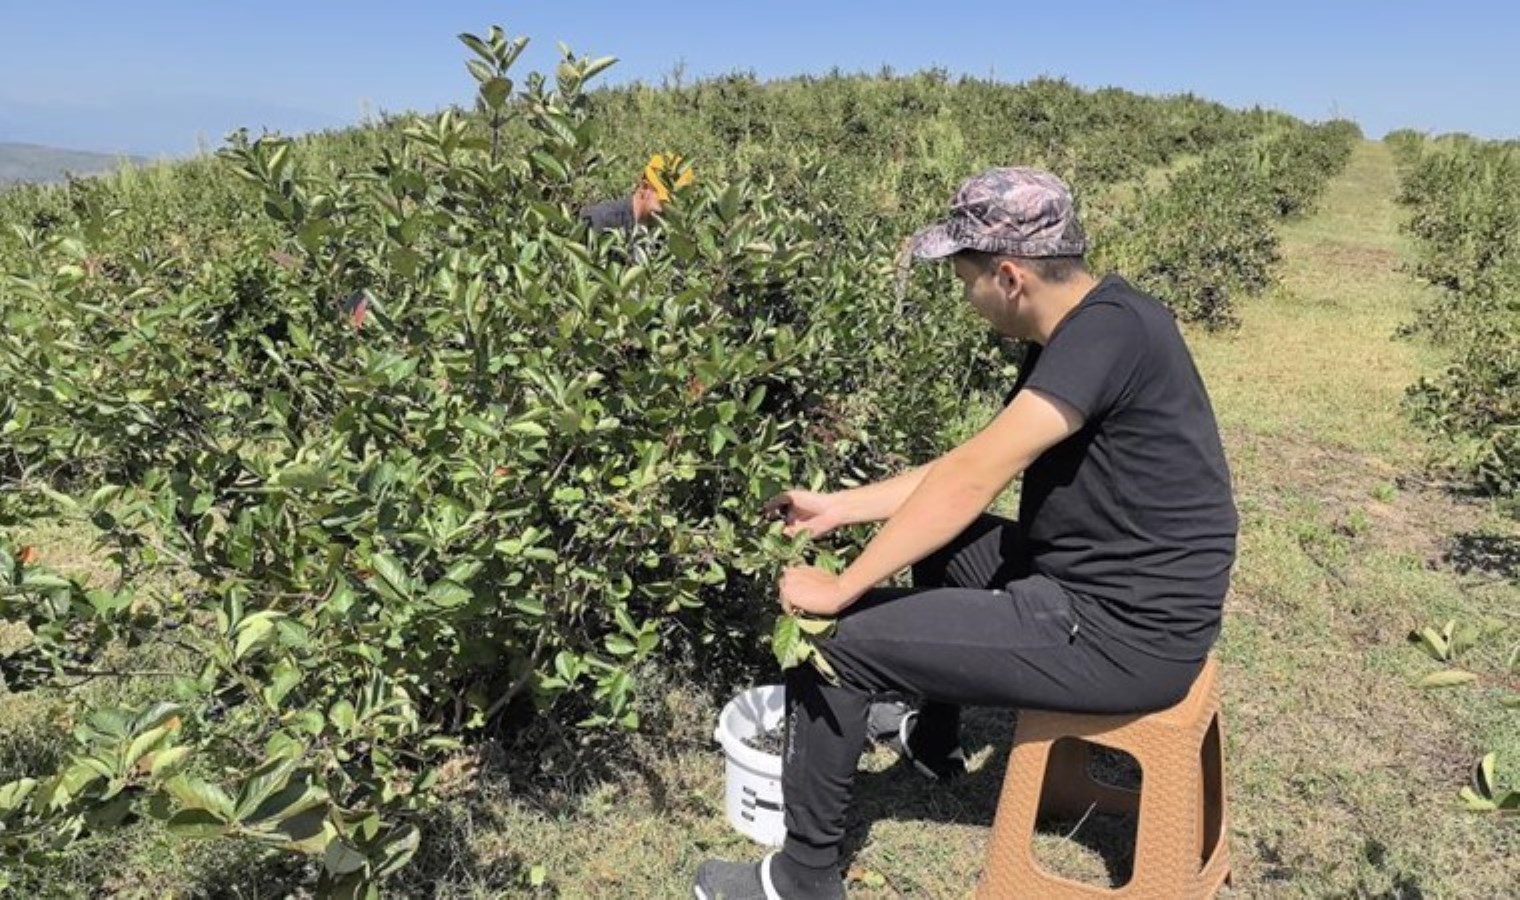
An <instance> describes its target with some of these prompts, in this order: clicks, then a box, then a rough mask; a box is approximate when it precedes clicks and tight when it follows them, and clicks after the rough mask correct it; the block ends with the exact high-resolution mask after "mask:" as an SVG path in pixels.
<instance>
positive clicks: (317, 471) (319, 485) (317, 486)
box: [274, 463, 332, 491]
mask: <svg viewBox="0 0 1520 900" xmlns="http://www.w3.org/2000/svg"><path fill="white" fill-rule="evenodd" d="M274 483H275V484H277V485H279V486H280V487H287V488H295V489H296V490H302V491H321V490H326V489H327V488H329V487H331V486H332V476H330V475H329V474H328V472H327V470H326V469H324V468H321V467H319V466H314V465H310V464H308V463H296V464H294V465H290V466H286V467H285V468H284V469H281V470H280V471H279V473H278V474H276V475H275V476H274Z"/></svg>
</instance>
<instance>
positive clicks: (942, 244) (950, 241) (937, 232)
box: [908, 222, 965, 259]
mask: <svg viewBox="0 0 1520 900" xmlns="http://www.w3.org/2000/svg"><path fill="white" fill-rule="evenodd" d="M964 249H965V247H963V246H962V245H961V243H960V242H959V241H957V240H956V239H955V238H952V237H951V236H950V230H949V226H948V225H946V224H945V223H944V222H941V223H939V224H938V225H930V226H929V227H928V228H925V229H922V230H921V231H919V232H917V233H916V234H914V235H913V237H912V238H911V239H910V241H909V243H908V253H909V254H911V255H912V257H913V258H914V259H944V258H945V257H947V256H952V255H954V254H956V253H959V252H960V251H961V250H964Z"/></svg>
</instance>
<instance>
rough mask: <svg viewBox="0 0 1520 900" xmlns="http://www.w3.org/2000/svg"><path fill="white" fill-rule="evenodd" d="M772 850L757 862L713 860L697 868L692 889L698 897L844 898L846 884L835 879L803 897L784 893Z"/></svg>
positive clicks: (709, 899) (751, 899) (723, 899)
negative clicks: (778, 885) (825, 886)
mask: <svg viewBox="0 0 1520 900" xmlns="http://www.w3.org/2000/svg"><path fill="white" fill-rule="evenodd" d="M776 857H777V854H775V853H772V854H770V855H768V856H766V857H765V858H764V859H762V860H760V862H759V863H758V864H756V863H739V862H729V861H728V860H726V859H709V860H708V861H707V862H705V863H703V864H702V865H701V866H699V867H698V868H697V883H696V885H694V886H693V888H692V892H693V894H694V895H695V896H696V898H697V900H813V898H817V900H844V896H845V895H844V885H843V884H842V883H840V882H839V881H838V880H833V881H832V882H831V884H830V886H829V887H831V888H832V890H830V889H827V888H826V889H824V890H823V891H821V892H813V893H809V894H808V896H807V897H803V896H802V895H800V894H797V893H796V892H789V893H786V894H783V893H781V891H780V890H778V889H777V887H776V880H777V876H776V875H775V874H774V872H773V869H774V864H775V861H776Z"/></svg>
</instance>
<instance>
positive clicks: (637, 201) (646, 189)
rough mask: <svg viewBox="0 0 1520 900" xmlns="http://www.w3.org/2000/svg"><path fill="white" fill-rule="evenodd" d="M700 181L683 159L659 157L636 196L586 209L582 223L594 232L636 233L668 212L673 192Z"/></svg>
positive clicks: (651, 162) (641, 180)
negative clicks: (640, 226)
mask: <svg viewBox="0 0 1520 900" xmlns="http://www.w3.org/2000/svg"><path fill="white" fill-rule="evenodd" d="M694 180H696V176H695V175H694V174H693V173H692V170H691V167H690V166H689V165H688V164H687V163H686V161H685V160H683V159H682V158H681V157H680V156H678V155H676V154H673V153H670V154H667V153H656V154H655V155H654V156H651V157H650V158H649V162H648V163H647V164H646V165H645V166H644V171H643V173H642V174H641V175H640V176H639V182H638V184H637V185H636V186H635V187H634V189H633V195H632V196H630V197H624V198H621V199H618V200H607V201H603V202H601V203H594V204H592V205H590V206H587V207H584V208H583V209H582V210H581V212H580V217H581V221H583V222H585V223H586V224H587V225H588V226H590V228H591V230H593V231H609V230H613V229H618V230H622V231H632V230H633V226H634V225H644V224H647V223H648V222H649V221H650V220H651V219H653V218H654V217H655V216H657V215H659V214H660V213H661V212H662V211H664V209H665V204H666V203H669V202H670V198H671V193H672V191H675V190H679V189H680V188H684V187H686V186H687V185H689V184H691V183H692V182H693V181H694Z"/></svg>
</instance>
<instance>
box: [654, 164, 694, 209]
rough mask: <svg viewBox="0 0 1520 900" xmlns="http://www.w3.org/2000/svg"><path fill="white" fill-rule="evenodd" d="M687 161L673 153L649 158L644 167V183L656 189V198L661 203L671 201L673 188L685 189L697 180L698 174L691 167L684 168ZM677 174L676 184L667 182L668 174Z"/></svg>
mask: <svg viewBox="0 0 1520 900" xmlns="http://www.w3.org/2000/svg"><path fill="white" fill-rule="evenodd" d="M684 163H685V160H684V159H682V158H681V157H680V156H678V155H676V154H674V153H671V154H669V155H667V154H664V153H656V154H655V155H654V156H651V157H649V164H648V165H646V166H644V181H646V182H647V183H648V184H649V186H650V187H652V188H654V192H655V196H657V197H659V198H660V202H661V203H666V202H668V201H669V200H670V191H671V189H672V188H683V187H686V186H687V185H689V184H691V183H692V182H693V181H696V180H697V176H696V173H695V172H693V171H692V170H691V167H690V166H684V165H683V164H684ZM669 172H675V173H676V178H675V184H674V185H672V184H670V183H668V182H667V181H666V174H667V173H669Z"/></svg>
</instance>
